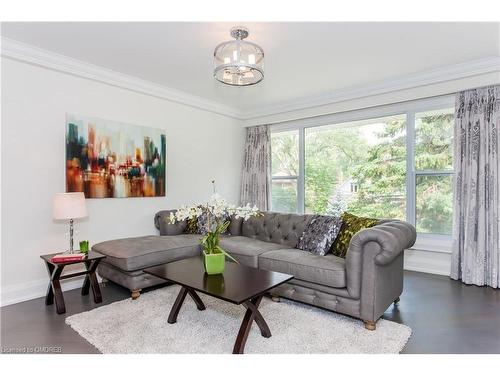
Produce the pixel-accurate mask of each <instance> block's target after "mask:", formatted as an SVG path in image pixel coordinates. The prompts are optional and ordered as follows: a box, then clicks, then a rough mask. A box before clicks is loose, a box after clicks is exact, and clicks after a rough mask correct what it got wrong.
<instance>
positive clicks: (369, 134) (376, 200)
mask: <svg viewBox="0 0 500 375" xmlns="http://www.w3.org/2000/svg"><path fill="white" fill-rule="evenodd" d="M405 124H406V123H405V116H403V115H399V116H392V117H390V118H381V119H371V120H368V121H359V122H351V123H343V124H338V125H332V126H318V127H311V128H307V129H305V212H306V213H319V214H336V213H338V212H342V211H345V210H348V211H349V212H352V213H354V214H356V215H362V216H368V217H392V218H398V219H404V218H405V216H406V194H405V188H406V131H405V130H406V126H405Z"/></svg>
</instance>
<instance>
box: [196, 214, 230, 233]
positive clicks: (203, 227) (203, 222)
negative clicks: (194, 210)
mask: <svg viewBox="0 0 500 375" xmlns="http://www.w3.org/2000/svg"><path fill="white" fill-rule="evenodd" d="M229 219H230V218H229V216H228V215H224V217H223V218H221V219H219V221H220V222H221V223H223V222H225V221H226V220H229ZM213 220H214V219H213V218H212V223H211V227H212V229H215V223H214V222H213ZM207 223H208V215H207V213H206V212H203V213H202V214H201V215H200V216H198V233H199V234H203V235H205V234H207V232H208V230H207ZM226 232H227V230H226ZM224 233H225V232H224Z"/></svg>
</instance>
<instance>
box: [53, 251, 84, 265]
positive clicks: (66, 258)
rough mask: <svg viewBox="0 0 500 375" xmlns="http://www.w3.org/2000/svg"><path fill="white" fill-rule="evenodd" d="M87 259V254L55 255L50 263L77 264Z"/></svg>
mask: <svg viewBox="0 0 500 375" xmlns="http://www.w3.org/2000/svg"><path fill="white" fill-rule="evenodd" d="M83 258H85V254H82V253H80V254H57V255H54V256H53V257H52V258H51V259H50V261H51V262H54V263H64V262H75V261H78V260H82V259H83Z"/></svg>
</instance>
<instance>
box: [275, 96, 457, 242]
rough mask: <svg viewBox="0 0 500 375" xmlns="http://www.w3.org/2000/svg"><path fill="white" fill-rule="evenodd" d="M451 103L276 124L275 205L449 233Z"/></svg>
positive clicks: (418, 103)
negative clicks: (395, 221)
mask: <svg viewBox="0 0 500 375" xmlns="http://www.w3.org/2000/svg"><path fill="white" fill-rule="evenodd" d="M452 106H453V98H452V97H442V98H437V99H427V100H422V101H416V102H408V103H401V104H396V105H392V106H386V107H380V108H376V109H366V110H361V111H353V112H351V113H342V114H334V115H327V116H318V117H317V118H313V119H306V120H297V121H293V122H290V123H286V124H280V125H278V126H275V127H273V132H272V143H271V147H272V191H271V194H272V197H271V205H272V206H271V208H272V209H273V210H274V211H280V212H299V213H319V214H330V215H335V214H340V213H341V212H343V211H346V210H347V211H349V212H352V213H354V214H357V215H362V216H368V217H376V218H397V219H402V220H407V221H409V222H411V223H412V224H414V225H415V226H416V228H417V231H418V232H419V236H421V235H422V234H423V235H424V236H425V235H429V236H431V235H446V236H449V235H450V234H451V227H452V191H453V166H452V159H453V149H452V145H453V122H454V120H453V119H454V115H453V112H454V110H453V108H452ZM443 238H444V237H443Z"/></svg>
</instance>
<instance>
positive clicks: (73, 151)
mask: <svg viewBox="0 0 500 375" xmlns="http://www.w3.org/2000/svg"><path fill="white" fill-rule="evenodd" d="M166 148H167V145H166V136H165V133H164V131H163V130H161V129H155V128H149V127H143V126H137V125H130V124H124V123H120V122H115V121H110V120H103V119H98V118H91V117H85V116H79V115H73V114H67V115H66V191H67V192H84V193H85V197H86V198H129V197H163V196H165V185H166V181H165V178H166V151H167V150H166Z"/></svg>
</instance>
